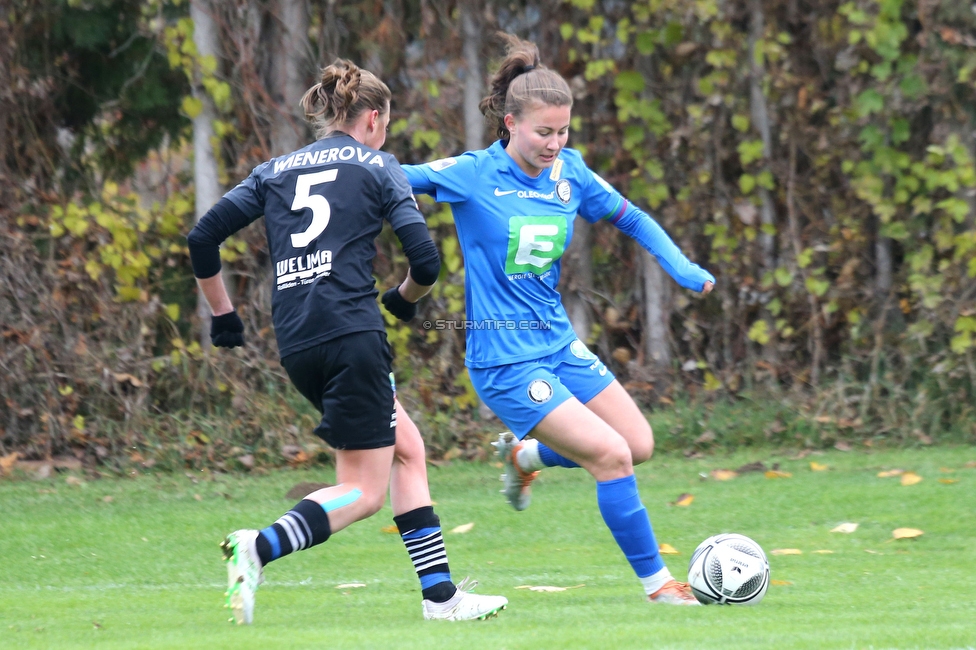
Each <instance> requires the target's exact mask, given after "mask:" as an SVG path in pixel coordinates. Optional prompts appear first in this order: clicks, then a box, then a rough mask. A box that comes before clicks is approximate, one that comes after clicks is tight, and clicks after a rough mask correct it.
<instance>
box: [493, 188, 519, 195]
mask: <svg viewBox="0 0 976 650" xmlns="http://www.w3.org/2000/svg"><path fill="white" fill-rule="evenodd" d="M515 192H518V190H505V191H502V190H500V189H498V188H497V187H496V188H495V196H508V195H509V194H514V193H515Z"/></svg>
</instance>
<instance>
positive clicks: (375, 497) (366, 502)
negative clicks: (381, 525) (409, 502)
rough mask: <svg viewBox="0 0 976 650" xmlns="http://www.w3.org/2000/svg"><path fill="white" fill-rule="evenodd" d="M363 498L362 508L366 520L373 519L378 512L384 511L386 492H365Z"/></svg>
mask: <svg viewBox="0 0 976 650" xmlns="http://www.w3.org/2000/svg"><path fill="white" fill-rule="evenodd" d="M362 498H363V505H362V508H363V510H364V511H365V513H364V517H363V518H364V519H365V518H366V517H372V516H373V515H375V514H376V513H377V512H379V511H380V510H382V508H383V504H384V503H386V491H385V490H371V491H369V492H364V493H363V496H362Z"/></svg>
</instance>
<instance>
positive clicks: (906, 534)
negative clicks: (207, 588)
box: [891, 528, 925, 539]
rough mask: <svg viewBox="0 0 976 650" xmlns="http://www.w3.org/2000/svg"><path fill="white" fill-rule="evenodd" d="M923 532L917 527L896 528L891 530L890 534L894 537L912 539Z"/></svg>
mask: <svg viewBox="0 0 976 650" xmlns="http://www.w3.org/2000/svg"><path fill="white" fill-rule="evenodd" d="M924 534H925V533H924V532H923V531H921V530H919V529H918V528H896V529H894V530H893V531H891V536H892V537H893V538H895V539H912V538H914V537H920V536H922V535H924Z"/></svg>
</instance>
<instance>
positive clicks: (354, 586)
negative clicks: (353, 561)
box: [336, 582, 366, 589]
mask: <svg viewBox="0 0 976 650" xmlns="http://www.w3.org/2000/svg"><path fill="white" fill-rule="evenodd" d="M365 586H366V585H364V584H363V583H361V582H347V583H346V584H343V585H336V589H358V588H359V587H365Z"/></svg>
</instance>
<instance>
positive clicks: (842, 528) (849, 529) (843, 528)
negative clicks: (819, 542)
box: [830, 523, 858, 533]
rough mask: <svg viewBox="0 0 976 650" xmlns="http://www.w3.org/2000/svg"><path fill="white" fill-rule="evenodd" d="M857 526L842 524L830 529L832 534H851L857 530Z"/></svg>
mask: <svg viewBox="0 0 976 650" xmlns="http://www.w3.org/2000/svg"><path fill="white" fill-rule="evenodd" d="M857 526H858V524H852V523H844V524H840V525H838V526H835V527H833V528H831V529H830V532H832V533H853V532H854V531H855V530H857Z"/></svg>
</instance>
